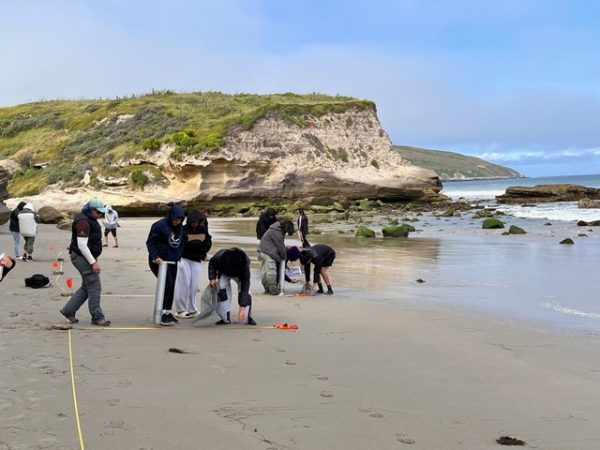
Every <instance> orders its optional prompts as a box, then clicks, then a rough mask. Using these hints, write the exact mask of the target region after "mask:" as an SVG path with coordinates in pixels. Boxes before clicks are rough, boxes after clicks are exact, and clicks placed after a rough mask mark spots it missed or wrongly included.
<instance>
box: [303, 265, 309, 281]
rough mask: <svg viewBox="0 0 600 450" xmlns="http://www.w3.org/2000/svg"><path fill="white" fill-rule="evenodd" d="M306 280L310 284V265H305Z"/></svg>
mask: <svg viewBox="0 0 600 450" xmlns="http://www.w3.org/2000/svg"><path fill="white" fill-rule="evenodd" d="M304 279H305V280H306V282H307V283H308V282H309V281H310V263H309V262H308V263H306V264H304Z"/></svg>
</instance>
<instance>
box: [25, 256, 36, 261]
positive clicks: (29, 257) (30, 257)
mask: <svg viewBox="0 0 600 450" xmlns="http://www.w3.org/2000/svg"><path fill="white" fill-rule="evenodd" d="M27 261H35V260H34V259H33V257H32V256H31V255H28V256H27Z"/></svg>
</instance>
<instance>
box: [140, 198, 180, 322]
mask: <svg viewBox="0 0 600 450" xmlns="http://www.w3.org/2000/svg"><path fill="white" fill-rule="evenodd" d="M170 205H171V208H170V209H169V211H168V212H167V215H166V216H165V217H163V218H162V219H160V220H158V221H157V222H154V223H153V224H152V226H151V227H150V232H149V233H148V239H146V248H147V249H148V265H149V266H150V270H151V271H152V273H153V274H154V275H155V276H156V277H158V268H159V266H160V264H161V263H162V262H163V261H164V262H167V261H168V262H173V263H177V262H179V260H180V259H181V255H182V253H183V245H184V242H185V230H184V228H183V225H182V223H183V219H184V217H185V211H184V210H183V208H182V207H181V205H178V204H177V203H171V204H170ZM176 280H177V264H167V279H166V280H165V291H164V297H163V308H162V315H161V319H160V324H161V325H164V326H169V325H173V324H176V323H178V322H179V321H178V320H177V319H176V318H175V316H173V314H172V313H171V308H172V306H173V295H174V290H175V282H176Z"/></svg>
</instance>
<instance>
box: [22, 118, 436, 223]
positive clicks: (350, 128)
mask: <svg viewBox="0 0 600 450" xmlns="http://www.w3.org/2000/svg"><path fill="white" fill-rule="evenodd" d="M305 122H306V123H305V124H303V125H302V126H299V125H297V124H294V123H289V122H287V121H286V120H284V119H283V118H281V117H279V116H278V115H277V114H276V113H273V114H268V115H266V116H265V117H264V118H262V119H260V120H258V121H257V122H256V123H255V124H254V126H253V128H252V129H251V130H244V129H243V128H241V127H240V128H232V129H231V130H230V131H229V134H228V135H227V137H226V139H225V145H224V146H223V147H221V148H220V149H219V150H218V151H216V152H213V153H203V154H202V156H200V157H192V156H188V155H183V156H178V157H174V154H173V152H174V148H173V147H171V146H169V145H162V147H161V148H160V149H159V150H154V151H152V150H145V151H143V152H139V153H138V154H137V155H136V156H135V157H133V158H130V159H123V160H120V161H115V165H118V166H121V167H123V166H131V165H139V166H140V167H148V166H149V165H150V166H154V167H156V168H158V169H159V170H160V172H161V173H162V175H163V179H162V180H160V182H155V183H154V182H150V183H147V184H146V185H145V186H144V188H143V190H132V189H131V188H130V187H128V186H123V185H119V184H117V183H114V184H113V185H111V186H108V185H103V186H102V187H101V188H96V189H91V188H90V187H89V186H87V187H84V186H82V187H80V188H77V189H71V190H69V192H67V194H68V195H65V192H63V191H61V190H60V189H57V188H56V186H55V187H53V188H52V187H50V188H48V189H46V190H45V191H44V192H43V193H42V194H40V195H39V196H35V197H31V198H30V200H32V201H34V202H35V203H36V204H39V205H42V204H46V205H52V206H54V207H56V208H57V209H59V210H61V211H64V210H67V211H74V210H77V209H78V208H80V207H81V205H82V204H83V203H84V202H85V201H87V199H89V198H90V197H91V196H98V197H100V198H102V199H103V200H104V201H105V202H107V203H111V204H113V205H115V206H116V207H126V209H127V210H128V211H130V212H136V211H138V212H140V213H142V212H149V213H150V212H156V210H157V204H161V205H164V204H166V203H168V202H169V201H173V200H176V201H183V202H185V203H193V204H204V205H210V204H212V203H216V202H221V201H253V200H262V199H264V200H300V199H301V200H307V201H311V200H331V201H333V200H338V201H339V200H342V201H343V200H355V199H361V198H378V199H382V200H413V199H419V198H423V197H427V196H432V197H436V196H437V193H438V192H439V191H440V190H441V182H440V179H439V177H438V176H437V174H436V173H435V172H433V171H431V170H427V169H423V168H420V167H416V166H413V165H411V163H410V162H408V161H407V160H405V159H403V158H402V157H401V156H400V155H399V154H398V153H397V152H394V151H392V145H391V142H390V139H389V137H388V136H387V134H386V133H385V132H384V131H383V129H382V128H381V126H380V123H379V120H378V118H377V115H376V113H375V111H374V110H371V109H359V108H356V109H353V108H351V109H349V110H347V111H346V112H343V113H328V114H325V115H322V116H320V117H312V116H309V117H306V118H305ZM100 181H101V180H100ZM36 197H37V198H36Z"/></svg>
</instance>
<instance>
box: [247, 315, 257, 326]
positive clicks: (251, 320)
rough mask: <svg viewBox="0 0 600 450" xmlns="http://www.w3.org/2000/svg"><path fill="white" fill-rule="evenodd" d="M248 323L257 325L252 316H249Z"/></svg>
mask: <svg viewBox="0 0 600 450" xmlns="http://www.w3.org/2000/svg"><path fill="white" fill-rule="evenodd" d="M247 325H256V321H255V320H254V319H253V318H252V317H248V323H247Z"/></svg>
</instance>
